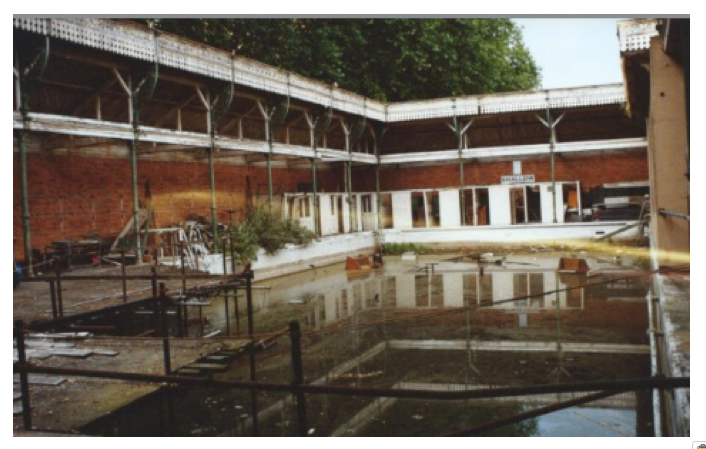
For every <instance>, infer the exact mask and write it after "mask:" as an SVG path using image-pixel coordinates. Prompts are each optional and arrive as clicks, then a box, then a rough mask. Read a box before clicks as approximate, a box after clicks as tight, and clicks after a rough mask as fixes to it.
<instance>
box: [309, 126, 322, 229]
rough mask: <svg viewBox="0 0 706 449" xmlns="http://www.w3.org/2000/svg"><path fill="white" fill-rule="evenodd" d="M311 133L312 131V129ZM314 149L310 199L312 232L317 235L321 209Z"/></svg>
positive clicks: (319, 227) (319, 226)
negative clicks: (311, 205) (312, 210)
mask: <svg viewBox="0 0 706 449" xmlns="http://www.w3.org/2000/svg"><path fill="white" fill-rule="evenodd" d="M312 133H313V131H312ZM312 149H313V150H314V157H312V158H311V195H312V201H313V202H314V204H313V209H314V213H313V214H312V217H313V219H314V233H315V234H316V235H317V236H320V235H321V223H320V221H319V220H320V218H319V217H320V216H321V211H320V210H319V195H318V190H319V189H318V185H317V184H316V147H313V148H312Z"/></svg>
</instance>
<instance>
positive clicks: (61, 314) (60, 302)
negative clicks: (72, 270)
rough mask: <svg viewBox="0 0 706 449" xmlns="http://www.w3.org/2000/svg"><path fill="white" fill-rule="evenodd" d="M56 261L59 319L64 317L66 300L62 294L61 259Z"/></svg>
mask: <svg viewBox="0 0 706 449" xmlns="http://www.w3.org/2000/svg"><path fill="white" fill-rule="evenodd" d="M55 260H56V301H57V306H58V308H59V318H63V317H64V298H63V296H62V295H63V294H62V292H61V266H60V265H61V264H60V263H59V262H60V259H55Z"/></svg>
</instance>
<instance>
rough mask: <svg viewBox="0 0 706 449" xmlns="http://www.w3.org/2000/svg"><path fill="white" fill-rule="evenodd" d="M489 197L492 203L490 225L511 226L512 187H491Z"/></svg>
mask: <svg viewBox="0 0 706 449" xmlns="http://www.w3.org/2000/svg"><path fill="white" fill-rule="evenodd" d="M488 197H489V201H490V224H491V225H508V224H511V223H512V218H511V216H510V186H490V187H488Z"/></svg>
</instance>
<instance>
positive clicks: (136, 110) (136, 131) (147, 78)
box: [113, 36, 159, 264]
mask: <svg viewBox="0 0 706 449" xmlns="http://www.w3.org/2000/svg"><path fill="white" fill-rule="evenodd" d="M156 45H157V38H156V36H155V46H156ZM155 53H157V51H156V50H155ZM113 74H114V75H115V78H116V79H117V80H118V82H119V84H120V85H121V86H122V88H123V90H124V91H125V93H126V94H127V96H128V109H129V115H130V122H131V123H132V134H133V137H132V140H131V141H130V174H131V181H132V211H133V226H134V232H135V262H136V263H137V264H142V244H141V241H140V199H139V195H138V188H137V145H138V142H139V140H140V110H141V109H142V106H144V104H145V103H146V102H147V100H149V98H150V97H151V96H152V93H153V92H154V89H155V87H156V86H157V77H158V75H159V63H158V61H157V60H155V62H154V66H153V67H152V70H147V71H146V72H145V73H142V74H137V75H138V76H136V77H135V78H136V81H135V82H134V83H133V79H132V76H131V77H129V78H128V81H127V82H125V80H124V79H123V77H122V75H120V72H118V69H116V68H113ZM140 75H141V76H140Z"/></svg>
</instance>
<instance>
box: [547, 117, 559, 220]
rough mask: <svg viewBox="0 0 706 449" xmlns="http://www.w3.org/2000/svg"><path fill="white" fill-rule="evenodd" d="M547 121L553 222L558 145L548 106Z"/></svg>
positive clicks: (553, 215) (554, 216)
mask: <svg viewBox="0 0 706 449" xmlns="http://www.w3.org/2000/svg"><path fill="white" fill-rule="evenodd" d="M547 123H548V124H549V154H550V164H551V176H552V217H553V222H554V223H556V222H557V219H556V167H555V153H554V149H555V147H556V131H555V125H556V124H555V122H552V116H551V112H549V108H547Z"/></svg>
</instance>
